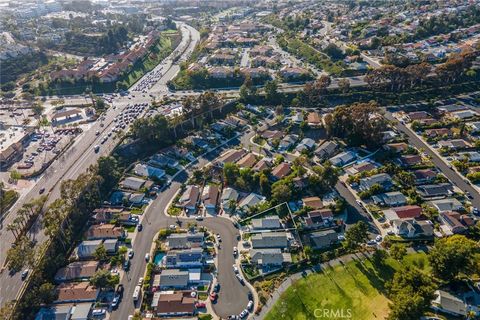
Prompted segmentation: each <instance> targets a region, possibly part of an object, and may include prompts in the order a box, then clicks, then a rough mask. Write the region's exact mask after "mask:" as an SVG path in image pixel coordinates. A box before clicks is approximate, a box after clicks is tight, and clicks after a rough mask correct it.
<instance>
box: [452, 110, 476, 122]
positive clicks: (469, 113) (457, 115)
mask: <svg viewBox="0 0 480 320" xmlns="http://www.w3.org/2000/svg"><path fill="white" fill-rule="evenodd" d="M451 116H452V118H454V119H458V120H469V119H472V118H474V117H477V116H478V113H477V112H476V111H473V110H471V109H466V110H460V111H455V112H452V113H451Z"/></svg>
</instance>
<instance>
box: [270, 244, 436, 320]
mask: <svg viewBox="0 0 480 320" xmlns="http://www.w3.org/2000/svg"><path fill="white" fill-rule="evenodd" d="M401 264H402V265H413V266H417V267H418V268H419V269H421V270H423V271H425V272H428V271H429V270H430V267H429V265H428V261H427V258H426V254H424V253H416V254H411V255H408V256H407V257H405V259H404V261H402V263H401ZM401 264H400V263H399V262H397V261H395V260H393V259H391V258H388V259H387V260H386V263H385V265H384V266H383V267H381V268H376V267H374V266H373V265H372V263H371V262H370V261H368V260H363V261H362V262H360V261H351V262H348V263H347V264H346V266H345V267H344V266H342V265H338V266H335V267H334V268H331V269H326V270H323V272H321V273H317V274H312V275H310V276H308V277H306V278H302V279H300V280H299V281H297V282H296V283H294V284H293V285H292V286H291V287H290V288H288V289H287V290H286V291H285V292H284V293H283V294H282V296H281V298H280V299H279V300H278V301H277V302H276V304H275V305H274V306H273V308H272V309H271V310H270V312H269V313H268V314H267V316H266V318H265V319H266V320H278V319H292V320H303V319H305V320H307V319H315V318H320V319H321V318H326V317H325V316H323V313H322V312H323V310H324V309H328V310H333V311H335V310H340V311H339V312H341V310H343V316H344V317H345V316H346V315H347V312H348V310H350V314H351V317H350V319H355V320H371V319H384V318H386V316H387V315H388V311H389V307H388V303H389V300H388V299H387V298H386V297H385V283H386V282H387V281H388V280H390V279H392V277H393V274H394V273H395V271H396V270H398V269H399V268H400V267H401ZM315 315H316V316H317V317H315ZM319 315H320V317H318V316H319ZM341 316H342V315H341V314H338V313H337V316H335V315H333V316H332V314H330V316H329V317H328V319H340V318H342V317H341ZM347 318H348V317H347Z"/></svg>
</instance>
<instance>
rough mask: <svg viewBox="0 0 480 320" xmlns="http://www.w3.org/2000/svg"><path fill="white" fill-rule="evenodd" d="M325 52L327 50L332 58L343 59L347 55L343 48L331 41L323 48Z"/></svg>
mask: <svg viewBox="0 0 480 320" xmlns="http://www.w3.org/2000/svg"><path fill="white" fill-rule="evenodd" d="M323 52H325V53H326V54H327V55H328V56H330V58H332V59H333V60H339V59H343V57H344V56H345V55H344V54H343V51H342V49H340V48H339V47H338V46H337V45H336V44H334V43H329V44H328V45H327V46H326V47H325V49H323Z"/></svg>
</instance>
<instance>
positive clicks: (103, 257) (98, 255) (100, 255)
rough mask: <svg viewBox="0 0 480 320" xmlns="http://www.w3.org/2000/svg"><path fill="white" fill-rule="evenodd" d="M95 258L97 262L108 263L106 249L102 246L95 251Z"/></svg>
mask: <svg viewBox="0 0 480 320" xmlns="http://www.w3.org/2000/svg"><path fill="white" fill-rule="evenodd" d="M93 256H94V257H95V259H96V260H99V261H107V259H108V255H107V249H105V246H104V245H103V244H101V245H99V246H98V247H97V249H95V252H94V253H93Z"/></svg>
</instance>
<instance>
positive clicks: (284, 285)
mask: <svg viewBox="0 0 480 320" xmlns="http://www.w3.org/2000/svg"><path fill="white" fill-rule="evenodd" d="M367 255H369V254H368V253H367ZM364 258H365V254H361V253H351V254H348V255H345V256H342V257H339V258H336V259H334V260H330V261H328V262H325V263H321V264H318V265H316V266H313V267H312V268H311V269H307V270H305V271H302V272H298V273H295V274H293V275H291V276H290V277H288V278H286V279H285V280H284V281H283V282H282V284H281V285H280V286H279V287H278V288H277V289H275V291H274V292H273V294H272V295H270V298H269V299H268V301H267V302H266V303H265V305H264V306H263V308H262V311H261V312H260V314H259V315H254V316H253V317H252V319H255V320H261V319H264V318H265V316H266V315H267V314H268V312H269V311H270V309H272V307H273V305H274V304H275V303H276V302H277V301H278V299H279V298H280V296H281V295H282V294H283V293H284V292H285V291H286V290H287V289H288V288H289V287H290V286H291V285H292V284H293V283H294V282H295V281H296V280H299V279H301V278H303V277H304V276H303V273H304V272H305V273H306V274H307V275H310V274H312V273H313V272H314V271H312V269H314V270H315V272H317V273H320V272H323V270H324V269H326V268H330V267H334V266H337V265H339V264H345V263H347V262H349V261H352V260H361V259H364Z"/></svg>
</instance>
